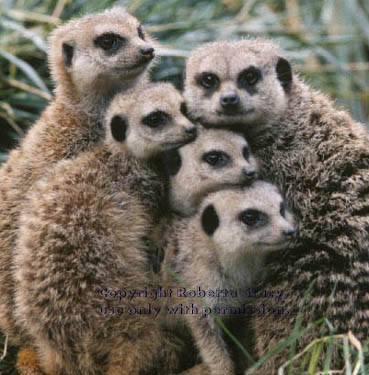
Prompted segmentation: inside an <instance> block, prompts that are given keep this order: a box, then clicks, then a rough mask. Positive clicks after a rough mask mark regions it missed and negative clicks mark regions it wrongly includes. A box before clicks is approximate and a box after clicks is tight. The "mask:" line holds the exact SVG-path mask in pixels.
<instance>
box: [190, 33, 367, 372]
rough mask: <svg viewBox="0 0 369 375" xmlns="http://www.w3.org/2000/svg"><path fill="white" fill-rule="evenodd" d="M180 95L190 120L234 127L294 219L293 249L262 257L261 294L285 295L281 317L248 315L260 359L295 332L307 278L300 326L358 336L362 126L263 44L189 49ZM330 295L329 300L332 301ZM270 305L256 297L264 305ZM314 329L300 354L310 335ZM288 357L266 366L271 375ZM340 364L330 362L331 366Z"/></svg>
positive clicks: (361, 324) (363, 215)
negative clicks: (319, 324) (327, 326)
mask: <svg viewBox="0 0 369 375" xmlns="http://www.w3.org/2000/svg"><path fill="white" fill-rule="evenodd" d="M184 96H185V99H186V102H187V106H188V109H189V115H190V118H192V119H195V120H198V121H200V122H201V123H202V124H203V125H204V126H206V127H209V128H211V127H223V128H227V129H232V128H233V129H237V130H238V131H242V132H243V133H244V134H245V135H246V138H247V140H248V142H249V143H250V145H251V149H252V151H253V153H254V154H255V156H256V158H257V159H258V161H259V162H260V164H261V172H260V173H261V176H265V177H266V178H268V180H270V181H271V182H273V183H275V184H276V185H277V186H278V187H279V188H280V190H281V191H282V192H283V193H284V194H285V196H286V199H287V202H288V204H289V206H290V207H291V208H292V209H293V211H294V213H295V214H296V221H297V226H298V237H297V240H296V243H295V245H294V248H293V249H292V250H291V249H289V250H288V252H287V251H286V252H282V254H281V253H278V255H277V254H276V255H275V256H274V255H271V256H269V257H268V264H267V266H268V268H267V272H266V280H265V283H264V284H263V288H264V289H269V290H276V289H278V290H286V291H287V293H288V298H287V299H286V300H285V302H284V304H285V308H286V309H287V310H288V311H289V312H290V318H286V317H284V316H282V315H280V316H273V315H255V316H253V317H252V318H251V326H252V330H253V332H254V336H255V340H256V353H257V355H258V356H259V357H261V356H262V355H263V354H265V353H267V352H268V351H270V349H271V348H272V347H273V346H274V345H276V344H277V343H278V342H280V341H281V340H283V339H286V338H287V337H288V336H289V335H290V333H291V332H292V330H293V327H294V324H295V318H296V316H297V312H298V311H299V309H300V308H302V303H303V299H304V295H305V293H306V290H307V288H308V286H309V285H310V283H311V282H312V281H313V280H314V281H315V283H314V284H313V286H312V289H311V293H310V296H309V298H308V300H307V306H305V308H304V309H303V317H302V319H303V321H304V322H305V323H306V324H308V323H313V322H315V321H316V320H318V319H319V318H321V317H322V316H324V315H325V314H326V313H327V310H328V308H329V311H330V314H329V316H328V319H329V320H330V322H331V323H332V325H333V327H334V328H335V330H336V332H338V333H347V332H348V331H349V330H351V331H352V332H353V333H354V334H355V335H356V337H358V338H359V339H361V340H364V339H366V338H367V336H368V321H369V292H368V290H369V289H368V286H369V276H368V275H369V273H368V271H369V261H368V254H367V252H368V248H369V209H368V208H369V189H368V184H369V148H368V145H369V136H368V132H367V131H366V129H365V127H364V126H363V125H362V124H360V123H357V122H355V121H354V120H353V119H352V118H351V117H350V116H349V115H348V114H347V113H346V112H344V111H342V110H339V109H337V108H335V107H334V105H333V104H332V102H331V101H330V100H329V99H328V98H327V97H325V96H324V95H322V94H321V93H319V92H316V91H314V90H313V89H311V88H310V87H309V86H308V85H306V84H305V83H303V82H302V81H301V80H300V79H299V78H298V76H297V75H296V74H294V73H293V71H292V68H291V65H290V63H289V62H288V60H287V59H285V58H284V57H283V55H282V53H281V51H280V49H279V47H278V46H277V45H276V44H274V43H272V42H270V41H268V40H265V39H245V40H241V41H234V42H218V43H211V44H208V45H205V46H203V47H200V48H198V49H197V50H195V51H193V53H192V54H191V56H190V57H189V60H188V62H187V65H186V81H185V91H184ZM332 293H333V298H332V299H330V296H331V294H332ZM267 302H268V301H267V300H265V301H260V300H259V301H258V303H267ZM316 335H317V330H312V331H310V332H309V333H308V334H306V335H305V336H303V337H302V338H301V339H299V342H298V348H301V347H302V346H304V345H306V344H307V343H308V342H310V341H311V340H312V338H313V337H316ZM287 360H288V353H287V352H286V351H284V352H282V353H280V354H278V355H276V356H274V357H272V358H271V360H269V361H267V362H266V363H265V365H264V366H263V367H262V369H259V370H258V371H260V373H263V374H274V373H276V371H277V369H278V367H279V366H280V365H281V363H283V361H287ZM340 363H341V358H339V356H336V358H335V360H334V365H336V366H339V365H340Z"/></svg>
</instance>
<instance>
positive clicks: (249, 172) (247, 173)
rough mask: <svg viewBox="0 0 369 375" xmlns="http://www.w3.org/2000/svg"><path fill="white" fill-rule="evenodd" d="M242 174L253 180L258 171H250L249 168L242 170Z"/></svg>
mask: <svg viewBox="0 0 369 375" xmlns="http://www.w3.org/2000/svg"><path fill="white" fill-rule="evenodd" d="M242 175H243V177H245V178H246V179H247V180H252V179H253V178H254V177H255V176H256V171H248V170H247V169H243V170H242Z"/></svg>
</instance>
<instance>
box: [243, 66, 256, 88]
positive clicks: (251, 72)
mask: <svg viewBox="0 0 369 375" xmlns="http://www.w3.org/2000/svg"><path fill="white" fill-rule="evenodd" d="M260 78H261V72H260V70H259V69H257V68H255V67H253V66H251V67H250V68H248V69H246V70H244V71H243V72H242V73H241V74H240V75H239V78H238V83H239V85H240V86H242V87H244V86H254V85H255V84H256V83H257V82H258V81H259V80H260Z"/></svg>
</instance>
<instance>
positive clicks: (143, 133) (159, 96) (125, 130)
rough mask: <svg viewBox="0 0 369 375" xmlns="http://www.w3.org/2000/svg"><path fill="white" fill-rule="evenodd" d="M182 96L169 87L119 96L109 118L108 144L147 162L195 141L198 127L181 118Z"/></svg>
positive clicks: (161, 86) (158, 85)
mask: <svg viewBox="0 0 369 375" xmlns="http://www.w3.org/2000/svg"><path fill="white" fill-rule="evenodd" d="M183 102H184V99H183V97H182V95H181V94H180V93H179V92H178V91H177V90H176V89H175V88H174V87H173V86H172V85H171V84H168V83H161V84H151V85H147V86H144V87H142V88H141V89H136V90H132V91H130V92H127V93H125V94H118V95H117V96H116V97H115V98H114V100H113V101H112V103H111V105H110V106H109V108H108V111H107V116H106V127H107V142H108V144H109V145H110V147H111V148H112V149H113V150H115V151H120V150H122V148H123V149H126V150H127V151H128V152H129V153H130V154H132V155H134V156H136V157H138V158H140V159H148V158H151V157H154V156H156V155H157V154H159V153H161V152H165V151H168V150H171V149H173V148H178V147H180V146H182V145H184V144H186V143H189V142H191V141H193V140H194V139H195V137H196V127H195V126H194V125H193V124H192V123H191V122H190V121H189V120H188V119H187V118H186V117H185V116H184V115H183V114H182V112H181V105H182V103H183Z"/></svg>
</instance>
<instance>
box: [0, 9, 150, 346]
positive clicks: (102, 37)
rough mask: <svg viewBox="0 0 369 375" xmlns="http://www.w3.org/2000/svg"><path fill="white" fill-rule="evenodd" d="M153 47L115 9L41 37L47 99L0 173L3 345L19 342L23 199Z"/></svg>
mask: <svg viewBox="0 0 369 375" xmlns="http://www.w3.org/2000/svg"><path fill="white" fill-rule="evenodd" d="M154 46H155V43H154V42H153V40H152V39H151V37H150V36H149V35H147V34H146V33H145V32H144V31H143V29H142V26H141V25H140V23H139V21H138V20H137V19H136V18H135V17H133V16H131V15H130V14H128V13H127V12H126V11H125V10H123V9H122V8H113V9H110V10H107V11H105V12H103V13H100V14H95V15H87V16H85V17H82V18H80V19H76V20H72V21H70V22H68V23H67V24H65V25H63V26H60V27H59V28H57V29H56V30H55V31H54V32H53V33H52V35H51V37H50V39H49V54H48V56H49V64H50V69H51V75H52V78H53V79H54V81H55V83H56V88H55V98H54V100H53V101H52V102H51V103H50V105H49V106H48V107H47V108H46V110H45V111H44V113H43V114H42V116H41V118H40V119H39V120H38V122H37V123H36V124H35V125H34V126H33V127H32V128H31V129H30V131H29V133H28V134H27V136H26V138H25V139H24V140H23V142H22V143H21V145H20V147H18V148H17V149H16V150H14V151H13V152H11V154H10V156H9V160H8V161H7V162H6V163H5V164H4V165H3V166H2V168H1V170H0V179H1V186H0V327H1V328H2V329H3V330H4V331H5V332H6V333H7V334H8V335H9V338H10V339H11V342H14V343H20V341H19V339H18V338H19V335H18V333H17V331H16V325H15V322H14V319H13V314H12V311H13V308H14V304H13V287H14V285H13V279H12V276H11V270H12V253H13V250H14V246H15V241H16V237H17V228H18V220H19V215H20V211H21V210H22V207H23V202H24V198H25V196H26V194H27V192H28V190H29V188H30V187H31V186H32V184H33V183H34V182H36V181H37V180H39V179H40V178H41V177H43V176H44V175H45V174H46V172H47V171H48V170H49V169H50V168H51V167H52V166H53V165H54V164H56V163H57V162H58V161H59V160H62V159H71V158H73V157H75V156H76V155H78V154H79V153H81V152H83V151H86V150H89V149H91V148H92V147H94V146H95V145H96V144H97V143H98V142H99V141H100V140H101V138H102V135H103V127H102V124H101V120H102V116H103V115H104V112H105V109H106V107H107V105H108V104H109V102H110V100H111V98H112V97H113V96H114V95H115V94H116V93H117V92H120V91H123V90H125V89H127V88H130V87H134V86H137V85H140V84H141V82H146V81H148V73H147V68H148V66H149V65H150V62H151V61H152V60H153V57H154V48H153V47H154ZM22 342H23V341H22ZM23 343H24V342H23Z"/></svg>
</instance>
